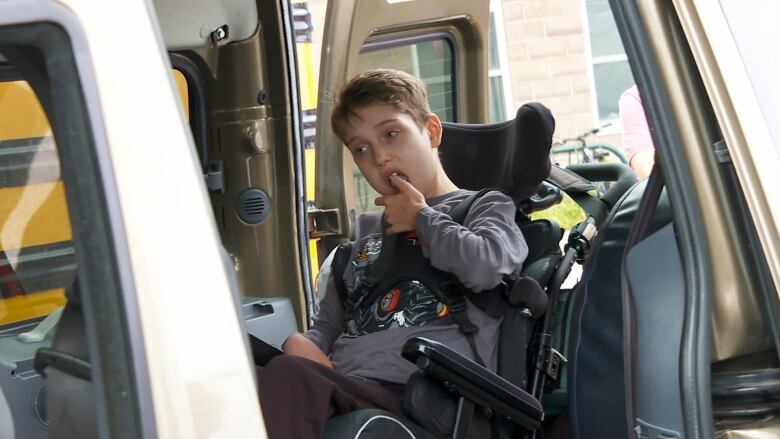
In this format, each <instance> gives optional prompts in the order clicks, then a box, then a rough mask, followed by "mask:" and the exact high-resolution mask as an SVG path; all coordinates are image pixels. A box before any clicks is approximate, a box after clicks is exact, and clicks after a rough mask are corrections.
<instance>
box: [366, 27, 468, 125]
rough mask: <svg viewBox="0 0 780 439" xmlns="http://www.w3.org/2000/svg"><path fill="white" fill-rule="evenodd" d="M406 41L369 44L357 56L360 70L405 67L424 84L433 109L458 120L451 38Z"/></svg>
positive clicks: (449, 119)
mask: <svg viewBox="0 0 780 439" xmlns="http://www.w3.org/2000/svg"><path fill="white" fill-rule="evenodd" d="M428 38H430V39H427V40H424V41H418V42H411V43H406V42H404V40H400V41H392V42H381V43H370V44H367V45H366V46H364V48H363V50H362V51H361V53H360V56H359V57H358V65H357V71H358V72H365V71H366V70H371V69H377V68H385V69H396V70H403V71H404V72H407V73H409V74H412V75H414V76H416V77H418V78H420V80H421V81H422V82H423V84H425V88H426V90H427V92H428V103H429V104H430V106H431V111H432V112H434V113H436V115H437V116H439V117H440V118H441V120H445V121H449V122H455V121H456V120H455V117H456V116H455V115H456V113H455V95H454V90H455V87H454V85H455V77H454V74H455V73H454V72H455V67H454V64H455V58H454V53H453V45H452V42H451V41H450V40H449V39H448V38H444V37H440V36H433V37H428Z"/></svg>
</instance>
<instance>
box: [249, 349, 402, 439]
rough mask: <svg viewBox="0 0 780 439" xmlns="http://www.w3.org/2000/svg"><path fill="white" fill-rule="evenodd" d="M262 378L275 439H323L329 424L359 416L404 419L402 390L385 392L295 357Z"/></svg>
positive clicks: (277, 362)
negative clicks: (379, 412)
mask: <svg viewBox="0 0 780 439" xmlns="http://www.w3.org/2000/svg"><path fill="white" fill-rule="evenodd" d="M257 372H258V385H259V392H260V405H261V407H262V410H263V417H264V418H265V427H266V430H267V431H268V437H269V438H270V439H319V438H321V437H322V435H323V433H324V431H325V424H326V423H327V421H328V419H330V418H331V417H333V416H338V415H342V414H345V413H348V412H351V411H354V410H360V409H365V408H379V409H383V410H387V411H389V412H392V413H395V414H398V415H400V414H401V403H400V398H399V395H401V394H402V393H403V386H402V385H400V384H390V385H387V386H383V385H380V384H378V383H375V382H372V381H367V380H363V379H360V378H356V377H350V376H347V375H343V374H341V373H339V372H336V371H335V370H333V369H330V368H328V367H326V366H323V365H322V364H319V363H316V362H314V361H311V360H308V359H306V358H301V357H295V356H292V355H280V356H278V357H275V358H273V359H272V360H271V361H270V362H269V363H268V364H267V365H266V366H265V367H264V368H263V367H258V368H257Z"/></svg>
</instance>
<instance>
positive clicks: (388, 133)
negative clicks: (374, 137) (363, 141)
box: [386, 130, 398, 138]
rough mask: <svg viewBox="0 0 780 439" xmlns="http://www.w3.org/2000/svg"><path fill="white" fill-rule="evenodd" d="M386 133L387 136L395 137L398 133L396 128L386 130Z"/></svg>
mask: <svg viewBox="0 0 780 439" xmlns="http://www.w3.org/2000/svg"><path fill="white" fill-rule="evenodd" d="M386 135H387V137H390V138H393V137H396V136H397V135H398V130H390V131H388V132H387V134H386Z"/></svg>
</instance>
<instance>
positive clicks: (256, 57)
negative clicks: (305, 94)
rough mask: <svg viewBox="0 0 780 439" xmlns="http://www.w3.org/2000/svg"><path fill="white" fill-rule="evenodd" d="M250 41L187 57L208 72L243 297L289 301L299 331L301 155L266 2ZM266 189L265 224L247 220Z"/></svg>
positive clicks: (221, 206) (228, 236) (217, 209)
mask: <svg viewBox="0 0 780 439" xmlns="http://www.w3.org/2000/svg"><path fill="white" fill-rule="evenodd" d="M258 7H259V8H260V10H259V11H258V12H259V14H260V17H261V24H260V25H259V27H258V28H257V30H256V31H255V33H254V35H252V36H251V37H250V38H248V39H246V40H244V41H239V42H232V43H230V44H228V45H225V46H221V47H217V48H208V49H198V50H196V51H192V52H189V51H188V52H186V53H185V55H186V56H189V57H198V58H200V59H199V60H194V63H195V64H196V65H199V66H201V68H208V69H209V71H208V72H203V77H204V78H208V79H207V80H206V82H207V84H206V90H207V101H208V102H209V104H208V105H209V109H210V117H209V121H208V123H209V132H210V136H209V137H210V139H209V147H208V159H209V161H210V162H213V161H222V162H223V164H224V191H223V192H220V191H212V192H211V193H210V196H211V201H212V205H213V208H214V214H215V218H216V222H217V225H218V227H219V232H220V235H221V238H222V242H223V245H224V246H225V248H226V249H227V251H228V253H229V254H230V255H231V256H232V259H233V263H234V268H235V273H236V276H237V278H238V285H239V288H240V292H241V295H242V296H249V297H288V298H289V299H290V300H291V301H292V304H293V308H294V309H295V311H296V317H297V321H298V326H299V328H301V329H303V325H305V321H306V320H307V313H306V306H307V305H306V301H305V299H304V293H303V292H304V288H303V282H302V269H301V254H300V251H299V245H298V244H299V243H298V229H297V222H296V221H295V219H296V186H295V178H296V175H295V174H296V173H295V172H294V170H295V151H294V142H293V139H292V119H291V114H290V110H289V108H290V99H291V98H290V84H289V79H288V78H289V76H288V71H287V69H288V63H287V62H286V60H287V51H286V47H285V41H284V39H283V32H282V29H281V15H280V14H281V11H280V10H279V5H277V4H276V3H274V2H262V3H261V4H260V5H259V6H258ZM247 190H252V191H254V192H256V193H259V192H257V190H260V191H262V193H264V194H265V195H266V196H267V200H268V202H266V203H264V204H263V206H264V209H265V211H266V213H264V215H267V216H264V218H263V219H262V220H261V221H259V222H257V223H256V224H255V223H253V222H252V221H250V222H247V221H245V219H242V218H241V217H240V216H239V212H238V211H239V210H241V209H242V208H244V207H245V206H243V205H242V201H241V200H242V199H241V198H240V197H241V195H242V194H244V193H245V191H247Z"/></svg>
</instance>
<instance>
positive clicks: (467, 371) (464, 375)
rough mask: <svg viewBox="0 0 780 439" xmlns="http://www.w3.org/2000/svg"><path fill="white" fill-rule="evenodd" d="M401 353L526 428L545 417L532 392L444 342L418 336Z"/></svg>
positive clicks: (479, 402) (536, 425) (459, 390)
mask: <svg viewBox="0 0 780 439" xmlns="http://www.w3.org/2000/svg"><path fill="white" fill-rule="evenodd" d="M402 355H403V356H404V358H406V359H407V360H409V361H411V362H413V363H415V364H417V367H419V368H420V369H422V370H424V371H425V372H426V374H428V375H429V376H431V377H433V378H436V379H438V380H440V381H442V382H445V383H447V384H448V386H449V387H451V388H453V389H454V390H456V391H457V392H458V393H460V394H461V396H463V397H465V398H467V399H471V400H473V401H474V402H475V403H477V404H479V405H483V406H486V407H489V408H490V409H492V410H493V411H495V412H497V413H499V414H501V415H503V416H507V417H509V418H511V419H513V420H514V421H515V422H517V423H519V424H520V425H522V426H523V427H525V428H528V429H530V430H535V429H536V428H538V427H539V425H540V424H541V422H542V420H543V419H544V409H543V408H542V404H541V403H540V402H539V401H538V400H536V398H534V397H533V396H531V394H529V393H528V392H526V391H525V390H523V389H521V388H519V387H517V386H515V385H514V384H512V383H510V382H509V381H507V380H505V379H503V378H501V377H500V376H498V375H496V374H495V373H493V372H491V371H490V370H488V369H486V368H484V367H482V366H480V365H479V364H477V363H475V362H473V361H471V360H469V359H468V358H466V357H464V356H463V355H461V354H459V353H457V352H455V351H453V350H452V349H450V348H448V347H446V346H444V345H443V344H441V343H438V342H435V341H433V340H429V339H426V338H422V337H415V338H412V339H410V340H409V341H407V342H406V344H404V347H403V351H402Z"/></svg>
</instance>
